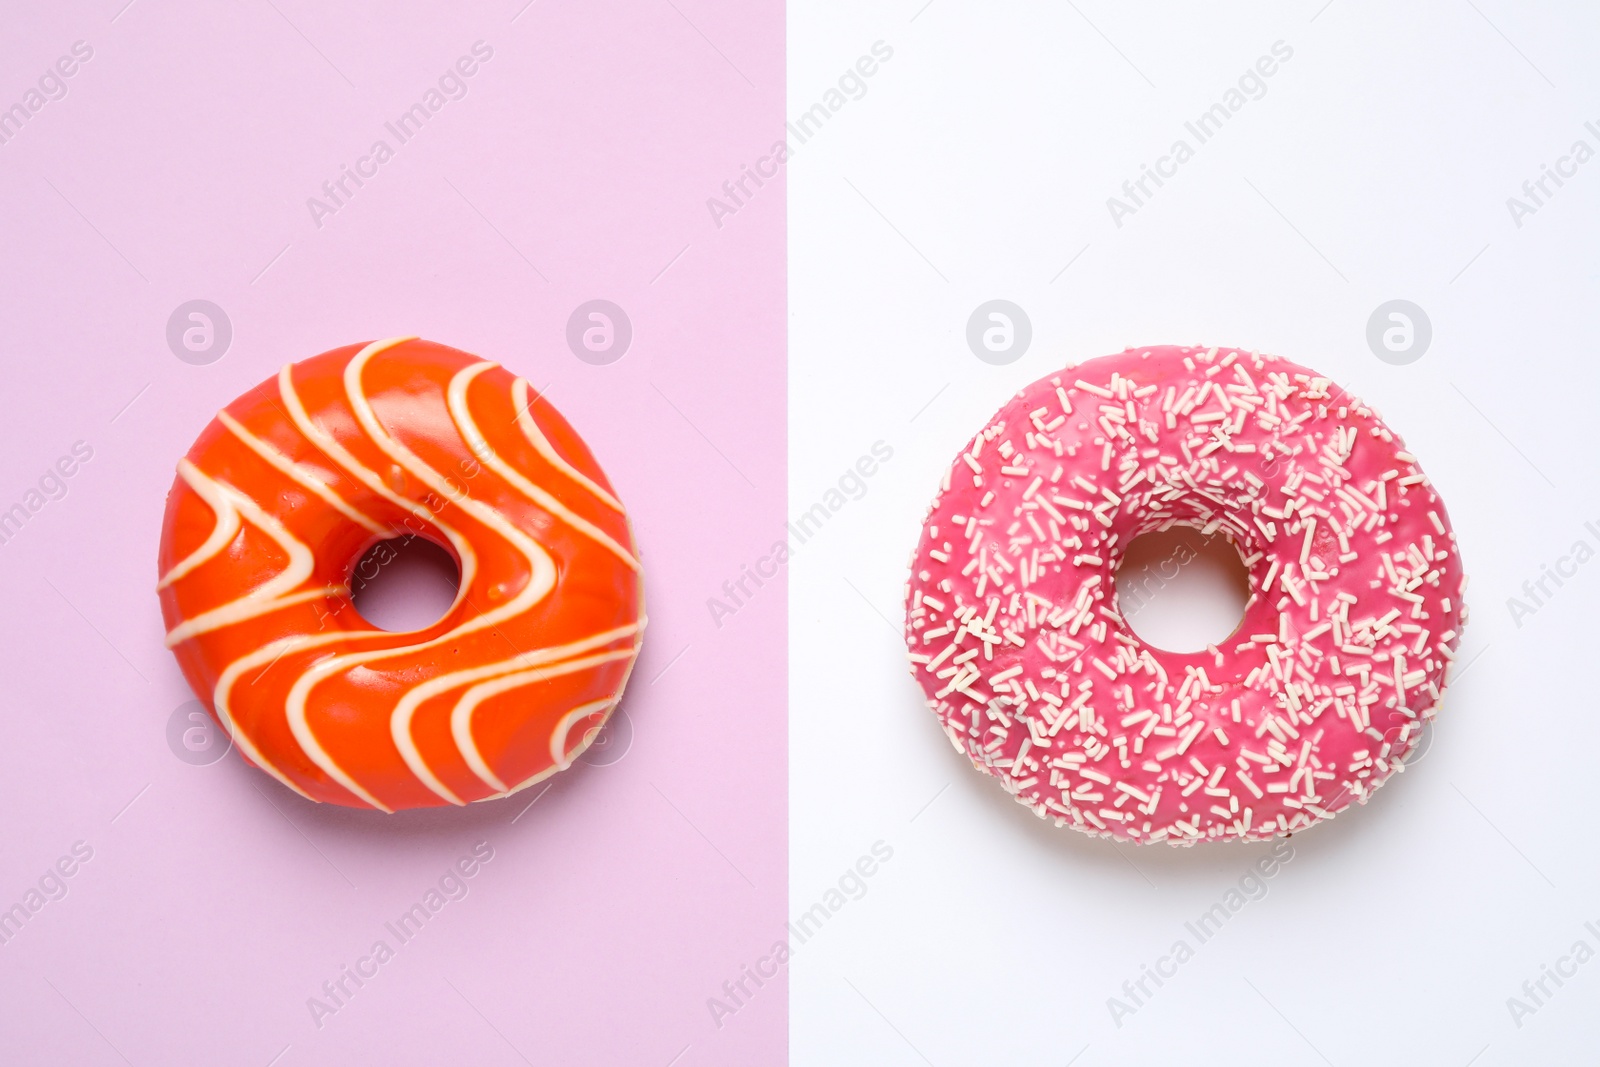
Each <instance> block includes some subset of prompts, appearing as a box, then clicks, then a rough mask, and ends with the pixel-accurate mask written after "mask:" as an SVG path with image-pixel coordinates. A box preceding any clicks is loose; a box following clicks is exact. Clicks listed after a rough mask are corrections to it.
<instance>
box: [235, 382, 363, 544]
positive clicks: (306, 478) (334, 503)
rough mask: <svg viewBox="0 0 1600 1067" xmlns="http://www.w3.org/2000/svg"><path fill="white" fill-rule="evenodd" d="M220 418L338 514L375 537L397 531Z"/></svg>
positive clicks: (302, 468) (250, 446) (262, 454)
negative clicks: (357, 524)
mask: <svg viewBox="0 0 1600 1067" xmlns="http://www.w3.org/2000/svg"><path fill="white" fill-rule="evenodd" d="M217 419H218V421H220V422H221V423H222V425H224V426H226V427H227V428H228V429H229V430H230V431H232V433H233V435H234V436H235V437H237V438H238V439H239V440H241V441H243V442H244V443H245V444H246V445H247V446H249V448H250V451H252V452H254V453H255V454H256V455H258V456H260V457H261V458H262V459H264V460H266V461H267V462H268V463H270V464H272V466H274V467H276V468H277V469H278V470H280V471H282V472H283V473H284V474H286V475H288V476H289V477H290V478H292V479H294V480H295V481H296V482H299V483H300V484H301V485H303V486H305V487H306V488H307V489H309V490H311V492H313V493H315V494H316V495H317V496H319V497H321V498H322V500H323V501H324V502H326V503H327V504H328V505H329V506H330V507H332V508H333V509H334V510H335V511H337V512H339V514H341V515H343V516H345V517H346V518H348V519H350V520H352V521H354V522H356V523H359V524H360V525H362V526H365V527H366V528H367V529H368V530H371V531H372V532H373V533H375V534H379V535H383V534H389V533H393V532H394V531H392V530H390V529H389V527H387V526H385V525H383V524H382V523H380V522H378V521H377V520H376V519H373V518H371V517H369V516H367V515H365V514H363V513H362V512H361V511H359V510H357V509H356V508H355V507H354V506H352V505H351V504H350V503H349V502H348V501H346V500H345V499H344V498H343V497H341V496H340V495H339V494H338V493H335V492H334V491H333V490H332V489H331V488H329V486H328V485H327V483H325V482H322V481H320V480H318V479H316V478H314V477H312V476H311V474H310V473H309V472H308V471H307V470H306V469H305V468H304V467H302V466H301V465H300V464H298V463H296V462H295V461H294V460H292V459H290V458H289V457H288V456H286V455H284V454H283V453H282V452H279V451H278V450H277V449H276V448H274V447H272V446H271V445H269V444H268V443H267V442H265V441H263V440H261V438H259V437H257V436H256V435H255V434H253V433H251V432H250V431H249V430H247V429H245V428H244V427H243V426H242V425H240V424H239V420H238V419H236V418H234V417H233V416H232V415H229V414H228V413H227V412H226V411H219V412H217Z"/></svg>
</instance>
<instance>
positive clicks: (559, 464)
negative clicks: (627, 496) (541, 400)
mask: <svg viewBox="0 0 1600 1067" xmlns="http://www.w3.org/2000/svg"><path fill="white" fill-rule="evenodd" d="M535 399H537V398H535ZM511 402H512V403H513V404H515V405H516V407H517V427H518V428H519V429H520V430H521V431H522V436H524V437H526V438H527V439H528V443H529V444H531V445H532V446H533V447H534V449H535V450H536V451H537V452H538V453H539V455H541V456H543V457H544V458H545V462H547V463H549V464H550V465H551V466H552V467H554V468H556V469H557V470H559V471H560V472H561V473H562V474H565V475H566V476H567V477H568V478H571V479H572V480H573V481H575V482H577V483H578V484H579V485H581V486H583V487H584V488H585V489H587V490H589V492H591V493H593V494H594V495H595V496H597V497H599V498H600V500H601V501H603V502H604V503H605V504H606V505H607V506H609V507H611V508H613V509H615V510H617V511H621V510H622V501H620V500H618V499H617V498H616V497H614V496H612V495H611V494H610V493H608V492H606V491H605V490H604V489H603V488H601V487H600V485H599V484H598V483H597V482H595V481H594V480H593V479H591V478H590V477H589V476H588V475H586V474H584V473H583V472H582V471H580V470H579V469H578V468H576V467H574V466H573V465H572V464H570V463H568V462H567V461H566V460H565V459H563V458H562V457H561V456H560V455H559V454H558V453H557V452H556V450H555V446H554V445H552V444H551V443H550V439H549V438H547V437H546V436H545V435H544V431H543V430H541V429H539V424H538V423H537V422H535V421H534V418H533V414H532V411H531V405H530V402H529V400H528V382H527V379H525V378H518V379H517V380H516V381H514V382H512V383H511Z"/></svg>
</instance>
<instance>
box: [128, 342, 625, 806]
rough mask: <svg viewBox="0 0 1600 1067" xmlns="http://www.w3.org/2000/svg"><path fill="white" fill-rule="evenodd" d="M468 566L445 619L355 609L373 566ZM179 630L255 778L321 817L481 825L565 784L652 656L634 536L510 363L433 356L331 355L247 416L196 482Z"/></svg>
mask: <svg viewBox="0 0 1600 1067" xmlns="http://www.w3.org/2000/svg"><path fill="white" fill-rule="evenodd" d="M406 535H416V536H421V537H425V538H427V539H429V540H430V541H434V542H436V543H437V544H439V545H440V546H442V547H443V548H445V549H446V550H447V551H449V552H450V554H451V555H452V556H453V557H454V558H455V561H456V565H457V566H458V567H459V568H460V572H461V582H460V589H459V592H458V593H457V595H456V599H455V602H454V603H453V604H452V605H451V607H450V610H449V611H447V612H446V613H445V615H444V617H443V618H441V619H440V620H439V621H438V622H436V623H434V624H433V625H431V626H429V627H426V628H424V629H421V630H415V631H412V632H409V633H391V632H388V631H386V630H380V629H377V628H376V627H374V626H372V625H370V624H369V623H367V622H366V620H364V619H362V618H361V616H360V615H359V614H357V612H356V611H355V610H354V606H353V605H352V603H351V600H350V586H349V579H350V572H351V569H352V568H353V567H354V565H355V564H356V563H357V562H358V561H359V560H360V559H361V557H362V555H363V554H364V553H365V552H366V551H367V549H368V548H370V547H371V546H372V545H374V544H376V543H378V542H380V541H384V540H387V539H390V538H394V537H400V536H406ZM159 562H160V574H161V578H160V583H159V585H158V589H159V591H160V596H161V609H162V614H163V616H164V617H165V620H166V625H167V645H168V647H170V648H171V649H172V650H173V653H174V654H175V655H176V656H177V658H178V663H179V664H180V665H181V667H182V668H183V673H184V676H185V677H186V678H187V679H188V680H189V684H190V686H192V687H193V689H194V691H195V693H196V694H198V695H199V697H200V698H201V700H202V701H204V702H205V703H207V704H208V705H209V706H210V708H211V710H212V713H213V714H214V715H215V716H216V718H217V721H218V722H220V723H221V724H222V726H223V728H224V729H225V730H227V731H228V733H229V735H230V736H231V737H232V738H233V740H234V742H235V743H236V744H237V745H238V747H239V750H240V751H241V752H242V753H243V754H244V756H245V758H246V759H248V760H249V761H250V762H252V763H254V764H256V765H257V766H258V767H260V768H261V769H262V770H264V771H266V772H267V773H269V774H271V775H272V776H273V777H275V778H277V779H278V780H279V781H280V782H282V783H283V784H284V785H286V786H288V787H289V788H290V789H293V790H294V791H295V792H297V793H299V794H301V795H302V796H304V797H307V798H309V799H311V800H316V801H324V802H328V803H333V804H343V805H347V806H350V807H372V808H378V809H380V810H382V811H395V810H397V809H400V808H417V807H430V806H437V805H441V804H445V803H450V804H464V803H466V802H467V801H471V800H487V799H490V798H493V797H500V796H505V795H506V794H508V793H513V792H516V791H517V790H519V789H523V788H526V787H527V786H529V785H532V784H533V783H534V782H537V781H539V780H541V779H543V778H546V777H548V776H549V775H551V774H554V773H555V772H556V771H558V770H561V769H563V768H565V767H566V766H567V765H568V764H569V763H571V761H572V759H573V758H574V757H575V756H577V755H578V753H580V752H581V751H582V750H583V749H584V748H585V747H586V746H587V745H588V744H589V742H590V741H591V740H592V739H593V737H594V735H595V733H596V732H597V731H598V729H599V727H600V726H601V725H602V724H603V723H604V722H605V720H606V718H607V717H608V716H609V715H610V713H611V710H612V709H613V708H614V707H616V704H617V701H618V700H619V699H620V698H621V696H622V689H623V686H624V685H625V684H626V682H627V679H628V674H629V672H630V671H631V670H632V668H633V663H634V659H635V658H636V657H637V656H638V653H639V644H640V640H641V635H642V632H643V629H644V624H645V619H644V600H643V581H642V578H641V575H640V569H639V561H638V558H637V552H636V549H635V546H634V541H633V534H632V530H631V528H630V527H629V524H628V518H627V515H626V513H625V512H624V511H623V508H622V504H621V503H620V502H619V501H618V500H617V498H616V496H615V495H614V493H613V492H612V489H611V486H610V483H609V482H607V480H606V477H605V475H604V474H603V473H602V472H601V470H600V467H599V465H598V464H597V463H596V462H595V460H594V457H593V456H592V455H590V453H589V449H588V448H587V447H586V446H585V445H584V443H583V440H582V439H581V438H580V437H579V436H578V435H577V433H575V432H574V431H573V429H572V428H571V427H570V426H569V425H567V423H566V421H565V420H564V419H562V417H561V416H560V415H559V414H557V413H556V411H555V409H554V408H552V407H551V406H550V405H549V403H548V402H546V401H545V400H544V399H543V398H542V397H540V396H538V395H537V394H535V393H534V392H533V391H532V390H531V389H529V387H528V383H527V382H526V381H524V380H523V379H521V378H518V377H515V376H513V375H512V374H510V373H508V372H507V371H505V370H503V369H501V368H500V366H499V365H498V364H495V363H491V362H489V361H487V360H481V359H478V358H477V357H476V356H471V355H468V354H467V353H465V352H460V351H457V350H456V349H453V348H446V347H445V346H443V345H437V344H433V343H431V342H428V341H419V340H416V339H415V338H399V339H395V340H389V341H376V342H374V343H372V344H369V345H366V346H360V345H351V346H349V347H346V348H339V349H335V350H333V351H331V352H326V353H324V354H322V355H320V356H317V357H315V358H313V359H308V360H306V361H304V362H302V363H294V364H290V365H289V366H286V367H284V368H283V369H282V370H281V371H280V372H279V373H278V375H277V377H276V378H273V379H270V380H268V381H265V382H262V383H261V384H260V385H258V386H256V387H255V388H254V389H252V390H250V391H249V392H248V393H246V394H244V395H243V396H241V397H240V398H239V399H237V400H235V401H234V402H233V403H231V404H229V405H228V406H227V407H226V408H224V409H223V410H222V411H220V412H218V413H217V417H216V418H215V419H214V420H213V421H212V422H211V424H210V425H209V426H207V427H206V428H205V430H204V431H203V432H202V433H201V434H200V437H199V439H198V440H196V441H195V443H194V446H193V447H192V448H191V449H190V450H189V454H188V455H187V456H185V457H184V458H183V459H181V460H179V461H178V477H177V479H176V480H175V481H174V483H173V487H172V490H171V492H170V493H169V494H168V495H167V513H166V521H165V524H164V527H163V529H162V535H161V553H160V561H159Z"/></svg>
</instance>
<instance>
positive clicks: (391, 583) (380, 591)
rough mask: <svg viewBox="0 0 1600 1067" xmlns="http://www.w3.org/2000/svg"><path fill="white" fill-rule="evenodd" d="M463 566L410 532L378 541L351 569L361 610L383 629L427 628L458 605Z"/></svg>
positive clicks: (354, 598) (352, 595) (352, 596)
mask: <svg viewBox="0 0 1600 1067" xmlns="http://www.w3.org/2000/svg"><path fill="white" fill-rule="evenodd" d="M460 585H461V568H460V567H459V566H458V565H457V564H456V559H455V557H454V556H452V555H451V554H450V553H449V552H448V551H447V550H445V549H444V548H443V547H441V546H439V545H437V544H434V543H433V542H432V541H430V540H428V539H427V538H426V537H419V536H417V535H415V534H409V535H407V536H405V537H395V538H391V539H389V540H387V541H379V542H378V543H377V544H375V545H373V546H372V547H371V548H369V549H367V551H366V553H365V554H364V555H363V556H362V557H361V559H360V560H359V561H358V562H357V563H356V565H355V566H354V567H352V568H351V569H350V600H351V602H352V603H353V604H354V605H355V609H356V613H357V614H358V615H360V616H361V617H362V618H363V619H365V620H366V621H367V622H369V623H371V624H372V625H373V626H376V627H377V628H378V629H380V630H388V631H390V632H391V633H404V632H408V631H411V630H422V629H426V628H427V627H429V626H432V625H433V624H434V623H436V622H438V621H439V620H440V619H442V618H444V615H445V613H446V612H447V611H449V610H450V605H452V604H454V603H455V600H456V591H457V590H458V589H459V588H460Z"/></svg>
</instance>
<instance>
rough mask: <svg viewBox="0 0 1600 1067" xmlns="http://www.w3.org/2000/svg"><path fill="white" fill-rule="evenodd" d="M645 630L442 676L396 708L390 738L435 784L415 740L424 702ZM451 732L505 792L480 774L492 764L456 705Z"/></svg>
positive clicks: (624, 630) (634, 626) (635, 626)
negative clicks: (417, 718) (415, 718)
mask: <svg viewBox="0 0 1600 1067" xmlns="http://www.w3.org/2000/svg"><path fill="white" fill-rule="evenodd" d="M642 626H643V624H642V623H631V624H629V625H627V626H620V627H618V628H617V629H614V630H607V631H605V632H604V633H598V634H595V635H593V636H592V637H585V638H583V639H582V640H579V641H574V642H572V643H570V644H566V645H555V646H552V647H550V648H542V649H536V650H534V651H532V652H525V653H522V654H521V655H517V656H513V657H511V658H510V659H508V660H501V661H500V662H498V663H489V664H486V665H484V666H482V667H471V668H468V669H466V670H460V671H451V672H450V673H448V674H441V675H439V676H438V677H437V678H430V679H428V680H427V681H426V682H423V683H422V684H420V685H417V686H415V687H413V688H412V689H411V691H410V692H408V693H407V694H406V695H405V696H403V697H401V698H400V703H398V704H396V705H395V709H394V713H393V714H392V715H390V717H389V734H390V736H391V737H393V738H394V743H395V747H396V748H398V749H399V750H400V754H401V755H402V756H403V757H404V758H405V761H406V765H407V766H409V767H410V768H411V770H412V772H413V773H415V774H416V776H417V777H418V778H421V779H422V780H423V781H428V780H429V779H433V781H434V782H438V779H437V777H435V775H434V774H433V772H432V771H431V770H430V769H429V768H428V765H427V763H426V762H425V761H424V760H423V758H422V754H421V753H420V752H419V751H417V743H416V740H415V739H414V738H413V737H412V736H411V720H412V717H413V716H414V715H416V713H417V708H419V707H421V706H422V703H423V701H426V700H429V699H431V698H433V697H436V696H438V695H439V694H440V693H448V692H449V691H450V690H452V689H459V688H460V687H461V686H464V685H471V684H472V683H473V682H480V681H483V680H484V679H486V678H495V677H498V676H500V675H503V674H506V673H508V672H511V671H515V670H520V669H523V668H527V667H535V666H537V665H539V664H553V663H555V662H556V661H557V660H562V659H566V658H567V657H569V656H576V655H579V654H580V653H584V652H588V651H590V650H591V649H596V648H601V647H604V646H605V645H609V644H610V643H611V642H613V641H620V640H621V639H622V638H624V637H630V636H632V635H634V634H636V633H638V632H639V630H640V628H641V627H642ZM634 651H637V645H636V646H635V648H634V649H633V650H631V651H630V653H629V654H630V655H631V654H632V652H634ZM562 673H570V672H562ZM470 716H471V709H468V711H467V713H466V717H467V718H470ZM450 730H451V734H452V736H453V737H454V738H455V739H456V747H457V748H458V749H459V750H460V752H461V756H462V758H463V759H465V760H466V761H467V763H468V764H469V765H470V766H471V767H472V769H473V771H474V772H476V773H478V777H480V778H483V780H484V782H485V783H487V784H489V785H492V786H494V787H495V788H496V789H499V790H504V789H505V786H504V785H502V784H500V782H499V780H498V779H496V778H494V776H493V775H492V774H491V775H490V776H489V777H487V778H485V777H484V776H483V774H482V773H481V772H479V771H478V768H479V767H483V768H484V769H485V770H487V768H488V764H487V762H486V761H485V760H484V758H483V754H482V753H481V752H479V751H478V748H477V745H476V743H475V742H474V741H473V740H472V731H471V726H470V724H469V723H466V722H463V716H462V711H461V705H460V703H459V702H458V703H457V704H456V707H455V710H454V711H452V713H451V716H450ZM463 738H464V739H465V743H463ZM429 788H431V789H433V790H434V792H436V793H438V794H439V795H440V796H442V797H444V798H445V799H446V800H450V798H451V797H452V796H454V795H455V794H454V793H451V792H450V790H448V789H446V788H445V787H444V785H443V783H439V785H438V786H437V788H435V787H434V786H433V785H431V784H430V786H429ZM441 790H442V792H441ZM451 803H453V804H460V803H463V801H462V800H460V799H459V798H457V799H455V800H451Z"/></svg>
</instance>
